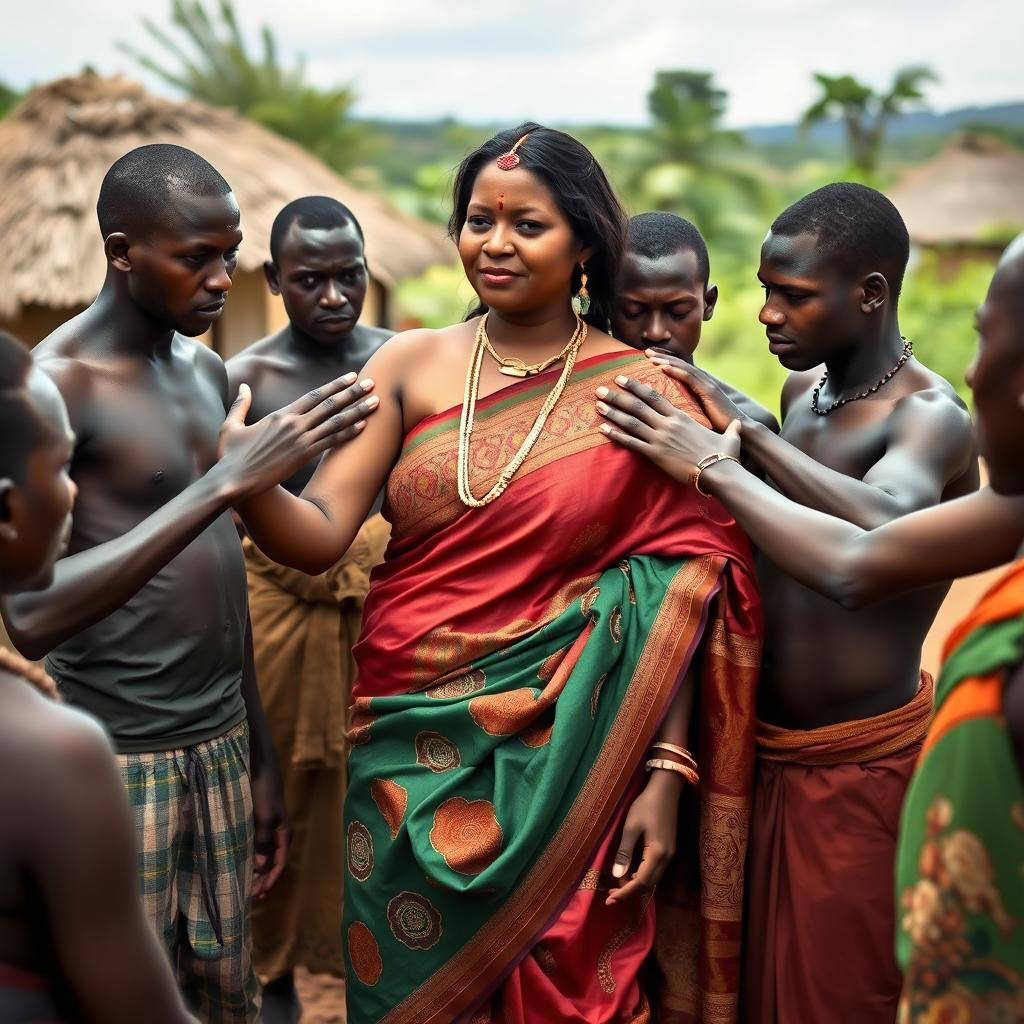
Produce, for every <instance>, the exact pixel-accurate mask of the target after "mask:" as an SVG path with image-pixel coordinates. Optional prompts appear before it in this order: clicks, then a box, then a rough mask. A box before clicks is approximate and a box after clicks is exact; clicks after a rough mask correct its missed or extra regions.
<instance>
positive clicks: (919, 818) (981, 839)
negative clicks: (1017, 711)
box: [896, 561, 1024, 1024]
mask: <svg viewBox="0 0 1024 1024" xmlns="http://www.w3.org/2000/svg"><path fill="white" fill-rule="evenodd" d="M1022 656H1024V561H1022V562H1018V563H1017V564H1016V565H1015V566H1014V567H1013V568H1012V569H1011V570H1010V571H1009V572H1008V573H1007V574H1006V575H1005V576H1004V577H1003V579H1002V580H1001V581H1000V582H999V583H997V584H996V585H995V586H994V587H993V588H992V589H991V590H990V591H989V592H988V593H987V594H986V595H985V597H984V598H983V599H982V600H981V602H980V603H979V604H978V606H977V608H975V610H974V611H973V612H972V613H971V615H970V616H968V618H967V619H966V620H965V621H964V622H963V623H961V624H960V626H959V627H958V628H957V629H956V630H954V632H953V634H952V635H951V636H950V638H949V640H948V641H947V644H946V650H945V661H944V665H943V669H942V674H941V675H940V677H939V681H938V684H937V686H936V702H935V717H934V720H933V722H932V725H931V729H930V730H929V732H928V737H927V739H926V741H925V745H924V749H923V750H922V753H921V759H920V762H919V764H918V767H917V770H916V772H915V774H914V778H913V780H912V782H911V784H910V789H909V790H908V792H907V798H906V803H905V804H904V808H903V818H902V822H901V826H900V845H899V852H898V857H897V865H896V874H897V884H896V889H897V891H896V898H897V904H898V911H899V913H900V915H901V920H900V922H899V924H898V926H897V941H896V948H897V955H898V958H899V961H900V965H901V967H902V968H903V971H904V986H903V995H902V999H901V1003H900V1020H901V1021H903V1022H910V1021H915V1022H916V1021H928V1022H936V1024H938V1022H949V1024H959V1022H961V1021H963V1022H965V1024H966V1022H973V1021H1003V1020H1005V1021H1011V1020H1012V1021H1019V1020H1022V1019H1024V781H1022V779H1021V772H1020V767H1019V765H1018V762H1017V760H1016V758H1015V756H1014V749H1013V740H1012V737H1011V735H1010V733H1009V730H1008V728H1007V724H1006V721H1005V719H1004V717H1003V693H1004V687H1005V683H1006V677H1007V673H1008V672H1010V671H1012V670H1013V669H1014V668H1015V667H1016V666H1017V665H1019V664H1020V662H1021V658H1022Z"/></svg>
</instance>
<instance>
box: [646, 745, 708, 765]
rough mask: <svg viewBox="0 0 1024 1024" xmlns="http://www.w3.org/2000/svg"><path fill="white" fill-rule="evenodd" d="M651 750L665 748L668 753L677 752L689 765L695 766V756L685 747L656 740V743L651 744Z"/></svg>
mask: <svg viewBox="0 0 1024 1024" xmlns="http://www.w3.org/2000/svg"><path fill="white" fill-rule="evenodd" d="M651 750H667V751H669V752H670V753H673V754H678V755H679V756H680V757H681V758H683V759H684V760H685V761H686V762H687V763H688V764H690V765H691V767H693V768H696V767H697V758H695V757H694V756H693V754H691V753H690V752H689V751H688V750H687V749H686V747H680V746H677V745H676V744H675V743H666V742H664V741H663V740H658V742H657V743H652V744H651Z"/></svg>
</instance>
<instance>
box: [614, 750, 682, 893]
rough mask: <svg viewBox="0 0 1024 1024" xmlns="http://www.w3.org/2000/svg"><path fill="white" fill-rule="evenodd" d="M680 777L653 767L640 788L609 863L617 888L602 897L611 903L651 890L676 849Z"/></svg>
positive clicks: (680, 788) (680, 790)
mask: <svg viewBox="0 0 1024 1024" xmlns="http://www.w3.org/2000/svg"><path fill="white" fill-rule="evenodd" d="M682 788H683V780H682V777H681V776H679V775H677V774H676V773H675V772H668V771H663V770H661V769H655V770H654V771H652V772H651V776H650V778H649V779H648V781H647V785H646V786H645V787H644V789H643V792H642V793H641V794H640V795H639V796H638V797H637V798H636V799H635V800H634V801H633V803H632V806H631V807H630V808H629V811H628V812H627V814H626V821H625V823H624V824H623V826H622V838H621V839H620V840H619V849H618V852H617V853H616V854H615V863H614V864H613V865H612V875H613V876H614V878H615V880H616V883H617V888H614V889H612V891H611V892H610V893H609V895H608V898H607V899H606V900H605V905H606V906H609V907H610V906H613V905H614V904H616V903H621V902H622V901H623V900H628V899H629V898H630V897H632V896H636V895H639V894H640V893H642V892H644V891H650V890H651V889H653V888H654V887H655V886H656V885H657V884H658V881H659V880H660V879H661V876H662V875H663V874H665V869H666V868H667V867H668V865H669V861H671V860H672V857H673V856H674V855H675V852H676V823H677V821H678V818H679V794H680V793H681V792H682ZM638 843H639V844H640V864H639V866H638V867H637V869H636V871H634V872H633V874H632V875H630V874H629V869H630V865H631V864H632V863H633V859H634V856H635V854H636V849H637V844H638Z"/></svg>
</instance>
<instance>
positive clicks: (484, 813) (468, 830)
mask: <svg viewBox="0 0 1024 1024" xmlns="http://www.w3.org/2000/svg"><path fill="white" fill-rule="evenodd" d="M503 840H504V836H503V833H502V831H501V825H499V824H498V818H497V815H496V813H495V810H494V804H492V803H491V802H490V801H489V800H466V799H464V798H463V797H461V796H456V797H452V798H451V799H450V800H445V801H444V803H442V804H441V805H440V807H438V809H437V810H436V811H435V812H434V826H433V828H431V830H430V845H431V846H433V848H434V849H435V850H437V852H438V853H439V854H440V855H441V856H442V857H444V862H445V864H447V865H448V867H450V868H451V869H452V871H458V872H459V874H461V875H478V874H480V872H481V871H483V870H484V868H486V867H488V866H489V865H491V864H493V863H494V861H495V860H496V859H497V858H498V855H499V854H500V853H501V846H502V842H503Z"/></svg>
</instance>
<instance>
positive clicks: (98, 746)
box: [0, 683, 113, 786]
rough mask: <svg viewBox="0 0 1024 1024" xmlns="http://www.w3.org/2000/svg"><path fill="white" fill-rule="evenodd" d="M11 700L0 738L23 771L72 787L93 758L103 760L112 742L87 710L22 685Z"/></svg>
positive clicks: (90, 766) (91, 766)
mask: <svg viewBox="0 0 1024 1024" xmlns="http://www.w3.org/2000/svg"><path fill="white" fill-rule="evenodd" d="M20 685H21V686H24V690H23V692H21V693H19V694H18V696H17V698H16V700H14V701H10V702H9V703H8V705H7V707H6V708H5V715H4V721H3V725H2V727H0V737H2V741H3V746H4V750H5V753H6V754H8V755H9V756H13V757H15V758H17V759H18V761H19V762H20V763H21V764H22V766H23V767H24V768H25V769H26V771H32V772H34V773H35V775H36V776H38V773H40V772H43V773H45V774H46V775H47V776H49V777H50V778H51V780H57V781H59V780H64V781H66V782H67V784H68V785H71V786H75V785H77V783H78V780H80V779H81V778H82V776H83V773H86V774H87V773H88V772H89V771H90V770H92V769H95V767H96V765H97V763H100V762H102V763H104V764H105V763H107V762H109V760H110V758H111V757H112V756H113V747H112V746H111V743H110V740H109V738H108V737H107V734H106V731H105V730H104V729H103V726H102V725H100V723H99V722H98V721H97V720H96V719H95V718H93V717H92V716H91V715H88V714H85V713H84V712H82V711H78V710H76V709H74V708H69V707H66V706H64V705H62V704H58V703H57V702H55V701H53V700H51V699H50V698H48V697H44V696H43V695H42V694H40V693H38V692H36V691H35V690H33V689H30V688H29V687H28V686H27V685H26V684H23V683H22V684H20Z"/></svg>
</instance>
